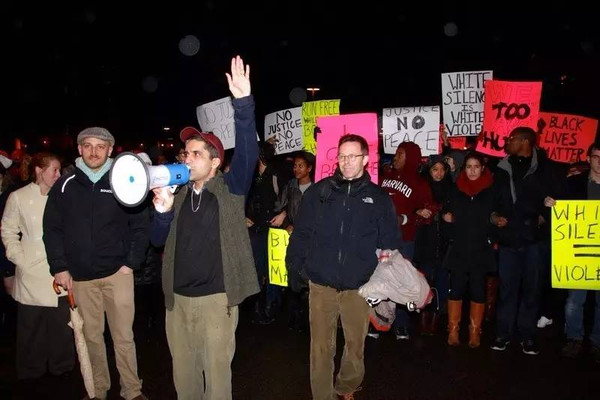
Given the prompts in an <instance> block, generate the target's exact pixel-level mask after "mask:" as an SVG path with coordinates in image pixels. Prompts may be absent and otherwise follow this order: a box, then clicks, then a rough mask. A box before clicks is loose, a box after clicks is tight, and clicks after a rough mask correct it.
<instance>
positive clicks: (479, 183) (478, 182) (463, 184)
mask: <svg viewBox="0 0 600 400" xmlns="http://www.w3.org/2000/svg"><path fill="white" fill-rule="evenodd" d="M493 181H494V179H493V178H492V174H491V173H490V170H489V169H487V168H486V169H484V170H483V172H482V173H481V176H480V177H479V178H477V179H475V180H474V181H472V180H470V179H469V178H468V177H467V172H466V171H464V170H463V171H462V172H461V173H460V175H459V176H458V179H457V181H456V186H457V187H458V190H460V191H461V192H463V193H465V194H466V195H468V196H475V195H476V194H478V193H479V192H481V191H482V190H483V189H487V188H489V187H490V186H492V183H493Z"/></svg>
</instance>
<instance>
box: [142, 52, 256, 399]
mask: <svg viewBox="0 0 600 400" xmlns="http://www.w3.org/2000/svg"><path fill="white" fill-rule="evenodd" d="M227 80H228V82H229V89H230V90H231V93H232V95H233V97H234V99H233V108H234V110H235V153H234V155H233V159H232V161H231V168H230V170H229V172H227V173H225V174H223V173H221V172H220V170H219V168H220V167H221V164H222V163H223V161H224V157H225V152H224V150H223V144H222V143H221V140H219V138H218V137H217V136H215V135H214V134H212V133H204V132H199V131H198V130H197V129H195V128H192V127H188V128H184V129H183V130H182V131H181V135H180V137H181V140H182V141H183V142H184V143H185V152H184V156H185V164H186V165H187V166H188V167H189V168H190V185H189V186H187V187H184V188H182V190H180V191H179V193H177V195H175V196H173V194H171V193H170V192H169V191H168V190H164V189H155V194H156V196H155V198H154V206H155V208H156V210H157V211H158V213H157V214H156V216H155V218H153V220H152V229H151V236H150V240H151V242H152V244H154V245H156V246H160V245H162V244H164V243H165V242H166V245H165V254H164V258H163V291H164V293H165V303H166V308H167V322H166V325H167V326H166V329H167V341H168V342H169V349H170V350H171V356H172V357H173V381H174V382H175V389H176V390H177V398H178V399H179V400H196V399H204V400H217V399H218V400H226V399H231V397H232V392H231V361H232V359H233V355H234V353H235V329H236V327H237V322H238V304H240V303H241V302H242V301H243V300H244V299H245V298H246V297H248V296H251V295H253V294H255V293H258V290H259V289H258V278H257V277H256V270H255V268H254V260H253V258H252V249H251V247H250V238H249V236H248V229H246V217H245V214H244V203H245V195H246V194H247V193H248V190H249V188H250V184H251V182H252V175H253V173H254V166H255V165H256V161H257V160H258V146H257V144H256V125H255V120H254V99H253V98H252V96H251V95H250V70H249V68H248V67H246V68H244V63H243V61H242V59H241V58H240V57H239V56H238V57H237V58H234V59H232V60H231V75H229V74H227Z"/></svg>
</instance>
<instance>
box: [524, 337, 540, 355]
mask: <svg viewBox="0 0 600 400" xmlns="http://www.w3.org/2000/svg"><path fill="white" fill-rule="evenodd" d="M521 346H523V353H524V354H529V355H530V356H537V355H538V354H540V348H539V347H538V345H537V343H536V342H535V340H533V339H527V340H524V341H522V342H521Z"/></svg>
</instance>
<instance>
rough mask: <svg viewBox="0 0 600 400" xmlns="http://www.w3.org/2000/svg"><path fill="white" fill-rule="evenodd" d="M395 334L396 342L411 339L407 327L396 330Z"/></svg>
mask: <svg viewBox="0 0 600 400" xmlns="http://www.w3.org/2000/svg"><path fill="white" fill-rule="evenodd" d="M394 334H395V335H396V340H408V339H410V333H408V328H407V327H400V328H394Z"/></svg>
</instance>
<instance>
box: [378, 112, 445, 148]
mask: <svg viewBox="0 0 600 400" xmlns="http://www.w3.org/2000/svg"><path fill="white" fill-rule="evenodd" d="M439 125H440V107H439V106H422V107H399V108H384V109H383V149H384V151H385V153H386V154H394V153H395V152H396V148H397V147H398V145H399V144H400V143H402V142H415V143H416V144H418V145H419V147H420V148H421V154H422V155H423V156H430V155H432V154H438V153H439V137H440V132H439Z"/></svg>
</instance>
